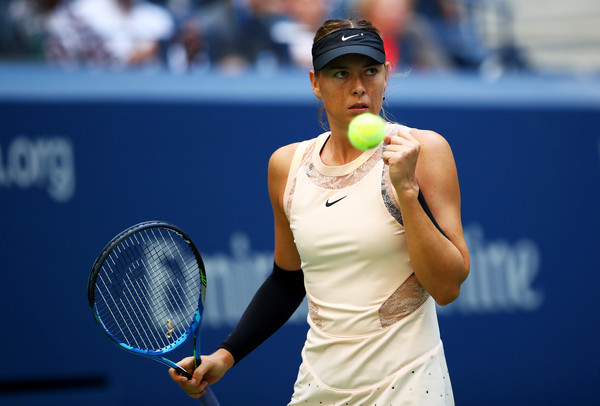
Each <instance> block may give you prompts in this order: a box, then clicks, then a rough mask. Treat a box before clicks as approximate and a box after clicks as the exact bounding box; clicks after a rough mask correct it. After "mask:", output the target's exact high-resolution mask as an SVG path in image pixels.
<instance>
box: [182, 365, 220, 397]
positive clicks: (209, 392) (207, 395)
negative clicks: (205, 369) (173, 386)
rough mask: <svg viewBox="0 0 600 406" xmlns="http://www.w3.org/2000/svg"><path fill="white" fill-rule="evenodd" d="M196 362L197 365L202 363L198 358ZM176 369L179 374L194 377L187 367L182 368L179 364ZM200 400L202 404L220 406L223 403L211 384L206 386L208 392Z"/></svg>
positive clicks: (189, 377)
mask: <svg viewBox="0 0 600 406" xmlns="http://www.w3.org/2000/svg"><path fill="white" fill-rule="evenodd" d="M196 362H197V364H196V365H200V360H196ZM175 370H176V371H177V373H179V375H183V376H185V377H186V378H187V379H192V375H190V373H189V372H188V371H186V370H185V369H183V368H181V367H180V366H179V365H178V366H177V368H175ZM198 400H199V401H200V404H201V405H202V406H220V405H221V404H220V403H219V401H218V400H217V397H216V396H215V393H214V392H213V390H212V389H211V388H210V386H207V387H206V393H205V394H204V396H202V397H201V398H200V399H198Z"/></svg>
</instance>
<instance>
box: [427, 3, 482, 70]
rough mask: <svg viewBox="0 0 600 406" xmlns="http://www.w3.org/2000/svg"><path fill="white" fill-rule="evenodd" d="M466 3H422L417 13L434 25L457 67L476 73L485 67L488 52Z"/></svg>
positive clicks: (437, 35) (439, 38) (437, 34)
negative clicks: (469, 15)
mask: <svg viewBox="0 0 600 406" xmlns="http://www.w3.org/2000/svg"><path fill="white" fill-rule="evenodd" d="M463 3H464V0H418V1H417V5H416V10H417V11H418V12H419V13H420V14H421V15H423V16H425V17H426V18H427V19H428V20H429V21H430V23H431V25H432V27H433V30H434V32H435V36H436V38H437V40H438V41H439V42H440V43H441V44H442V46H443V47H444V49H445V50H446V52H447V53H448V55H449V57H450V58H451V59H452V62H453V63H454V65H455V66H456V67H458V68H461V69H467V70H469V69H471V70H473V69H478V68H479V67H480V66H481V64H482V63H483V61H484V59H485V58H486V57H487V54H488V50H487V49H486V46H485V45H484V43H483V41H482V40H481V38H480V36H479V34H478V32H477V30H476V28H475V25H474V24H473V22H472V21H471V20H470V19H469V18H468V16H467V14H466V12H465V10H466V9H465V7H464V4H463Z"/></svg>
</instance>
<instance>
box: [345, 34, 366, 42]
mask: <svg viewBox="0 0 600 406" xmlns="http://www.w3.org/2000/svg"><path fill="white" fill-rule="evenodd" d="M359 35H360V36H362V33H361V34H354V35H350V36H349V37H346V36H345V35H342V41H348V40H349V39H350V38H354V37H358V36H359Z"/></svg>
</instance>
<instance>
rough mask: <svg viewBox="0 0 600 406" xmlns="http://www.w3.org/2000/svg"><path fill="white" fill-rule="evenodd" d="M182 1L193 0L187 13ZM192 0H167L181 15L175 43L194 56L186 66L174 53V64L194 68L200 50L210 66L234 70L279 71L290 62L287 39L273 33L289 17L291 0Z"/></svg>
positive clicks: (174, 12) (173, 65) (228, 71)
mask: <svg viewBox="0 0 600 406" xmlns="http://www.w3.org/2000/svg"><path fill="white" fill-rule="evenodd" d="M182 1H184V2H187V3H188V5H190V6H191V7H189V8H190V11H189V13H188V14H187V15H185V13H184V12H183V10H184V7H181V5H182V3H181V2H182ZM189 1H190V0H171V1H169V2H168V4H169V9H170V10H173V14H174V15H176V16H177V18H178V20H179V34H178V37H177V40H176V42H175V43H174V44H172V45H171V49H177V48H180V49H181V48H182V47H183V48H184V49H185V50H186V55H187V57H188V60H189V62H190V64H189V65H188V66H187V68H186V67H185V66H179V67H178V66H176V65H177V64H175V63H174V59H173V58H170V62H169V65H170V66H171V68H172V69H176V70H186V69H193V68H194V61H196V60H197V59H198V55H199V56H200V60H201V61H204V63H206V64H207V65H210V67H211V68H213V69H218V70H220V71H221V72H225V73H230V74H231V73H233V74H235V73H241V72H244V71H247V70H249V69H256V70H260V71H262V72H275V71H277V70H279V69H281V68H282V67H285V66H288V65H289V64H290V56H289V52H288V47H287V44H284V43H281V41H279V40H278V39H277V38H275V37H274V27H275V26H276V25H277V24H278V23H279V22H281V21H283V20H285V19H286V15H285V14H286V3H285V1H286V0H212V1H211V0H203V1H196V2H193V4H192V3H189ZM191 45H193V46H191ZM196 49H199V50H201V52H200V53H197V52H195V50H196ZM170 53H171V54H172V52H170Z"/></svg>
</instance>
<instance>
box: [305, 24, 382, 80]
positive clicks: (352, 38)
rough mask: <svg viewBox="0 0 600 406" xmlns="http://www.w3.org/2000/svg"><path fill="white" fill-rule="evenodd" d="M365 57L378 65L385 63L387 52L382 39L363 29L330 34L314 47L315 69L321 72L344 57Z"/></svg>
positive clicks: (349, 29)
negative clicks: (358, 55) (353, 55)
mask: <svg viewBox="0 0 600 406" xmlns="http://www.w3.org/2000/svg"><path fill="white" fill-rule="evenodd" d="M348 54H360V55H365V56H368V57H370V58H372V59H373V60H375V61H376V62H377V63H385V51H384V49H383V41H382V40H381V37H380V36H379V35H377V34H376V33H374V32H372V31H367V30H364V29H362V28H347V29H344V30H339V31H335V32H332V33H331V34H328V35H326V36H324V37H323V38H321V39H320V40H318V41H317V42H315V43H314V44H313V47H312V57H313V67H314V68H315V70H316V71H317V70H321V69H323V68H324V67H325V65H327V64H328V63H329V62H331V61H333V60H334V59H335V58H337V57H340V56H342V55H348Z"/></svg>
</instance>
